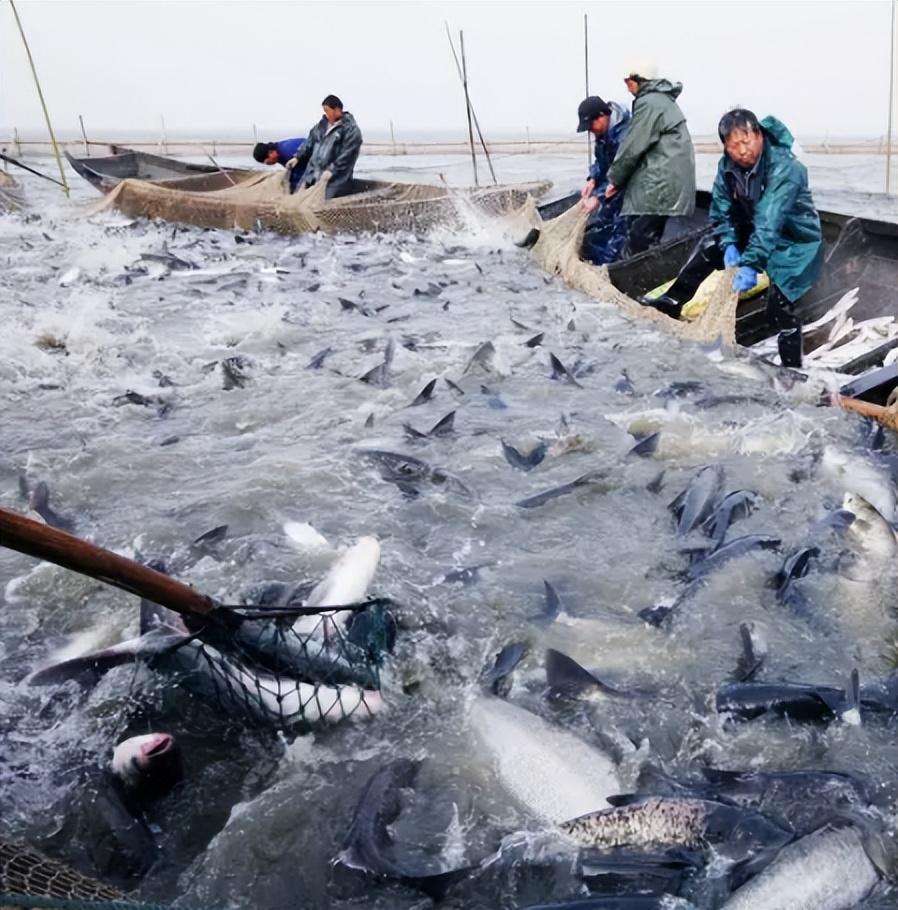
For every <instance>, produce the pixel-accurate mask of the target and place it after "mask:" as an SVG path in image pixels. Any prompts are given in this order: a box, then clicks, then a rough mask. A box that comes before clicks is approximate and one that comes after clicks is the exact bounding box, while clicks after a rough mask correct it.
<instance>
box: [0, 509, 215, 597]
mask: <svg viewBox="0 0 898 910" xmlns="http://www.w3.org/2000/svg"><path fill="white" fill-rule="evenodd" d="M0 543H2V545H3V546H4V547H9V549H11V550H18V551H19V552H20V553H25V554H27V555H28V556H34V557H36V558H37V559H45V560H47V562H52V563H55V564H56V565H57V566H62V567H63V568H65V569H71V570H72V571H74V572H80V573H81V574H82V575H88V576H90V577H91V578H96V579H97V580H98V581H102V582H105V583H106V584H109V585H113V586H114V587H116V588H120V589H121V590H122V591H127V592H128V593H129V594H136V595H137V596H138V597H144V598H146V599H147V600H152V601H153V602H154V603H157V604H161V605H162V606H163V607H168V608H169V609H170V610H175V611H177V612H178V613H198V614H200V615H202V614H205V613H209V612H210V611H211V610H212V609H213V608H214V607H215V602H214V601H213V600H211V599H210V598H208V597H206V596H205V595H204V594H200V593H199V592H198V591H194V590H193V588H191V587H188V586H187V585H185V584H182V583H181V582H180V581H176V580H175V579H174V578H170V577H169V576H168V575H164V574H163V573H162V572H157V571H155V570H154V569H150V568H148V567H147V566H142V565H141V564H140V563H138V562H134V561H133V560H131V559H126V558H125V557H124V556H119V555H118V554H117V553H111V552H110V551H109V550H104V549H103V548H102V547H98V546H97V545H96V544H93V543H90V542H89V541H86V540H81V538H80V537H73V536H72V535H71V534H66V533H65V531H58V530H57V529H56V528H51V527H49V526H48V525H45V524H41V523H40V522H38V521H32V520H31V519H30V518H26V517H25V516H24V515H19V514H18V513H17V512H10V511H7V510H6V509H0Z"/></svg>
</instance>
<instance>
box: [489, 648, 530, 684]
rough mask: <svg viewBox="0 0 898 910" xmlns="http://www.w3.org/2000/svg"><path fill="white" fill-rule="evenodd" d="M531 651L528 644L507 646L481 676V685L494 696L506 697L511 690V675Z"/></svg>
mask: <svg viewBox="0 0 898 910" xmlns="http://www.w3.org/2000/svg"><path fill="white" fill-rule="evenodd" d="M529 651H530V648H529V646H528V645H527V643H526V642H523V641H515V642H512V643H511V644H509V645H506V646H505V647H504V648H503V649H502V650H501V651H500V652H499V653H498V654H497V655H496V657H495V659H494V660H493V664H492V666H490V667H487V668H484V671H483V672H482V673H481V674H480V681H481V683H482V684H483V685H484V686H486V687H487V689H489V691H491V692H492V693H493V694H494V695H500V696H503V697H504V696H505V695H507V694H508V691H509V690H510V689H511V674H512V673H513V672H514V670H515V668H516V667H517V665H518V664H519V663H520V662H521V661H522V660H523V659H524V658H525V657H526V656H527V654H528V652H529Z"/></svg>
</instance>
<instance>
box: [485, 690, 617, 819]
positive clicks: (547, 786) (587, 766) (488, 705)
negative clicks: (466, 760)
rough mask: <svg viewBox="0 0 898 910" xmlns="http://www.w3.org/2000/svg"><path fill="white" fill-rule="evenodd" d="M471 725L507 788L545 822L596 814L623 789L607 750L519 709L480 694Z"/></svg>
mask: <svg viewBox="0 0 898 910" xmlns="http://www.w3.org/2000/svg"><path fill="white" fill-rule="evenodd" d="M468 724H469V728H470V730H471V732H472V734H473V739H474V741H475V742H476V743H477V745H478V748H479V750H482V753H483V755H484V758H485V759H486V761H487V762H488V763H489V764H490V765H492V766H493V768H494V769H495V772H496V775H497V777H498V779H499V782H500V783H501V784H502V786H503V787H504V788H505V789H506V790H507V791H508V793H509V795H510V796H512V797H514V798H515V799H516V801H517V802H518V803H520V804H521V805H522V806H523V807H525V808H526V809H528V810H529V812H530V813H531V814H532V815H533V816H534V817H535V818H537V819H540V820H541V821H543V822H548V823H551V824H556V823H559V822H562V821H564V820H565V819H568V818H571V817H572V816H575V815H580V814H582V813H584V812H588V811H592V810H594V809H595V808H596V807H597V806H601V805H604V804H606V801H607V798H608V797H609V796H611V795H613V794H614V793H617V792H619V791H620V780H619V778H618V773H617V768H616V766H615V765H614V763H613V762H612V760H611V758H610V757H609V756H608V755H607V754H606V753H605V752H603V751H601V750H600V749H598V748H596V747H594V746H591V745H589V744H588V743H586V742H585V741H584V740H582V739H580V738H579V737H578V736H576V735H575V734H573V733H571V732H570V731H568V730H565V729H562V728H561V727H557V726H554V725H553V724H550V723H548V722H547V721H545V720H543V719H542V718H541V717H539V716H537V715H536V714H533V713H532V712H530V711H525V710H524V709H523V708H519V707H518V706H517V705H513V704H511V703H510V702H507V701H504V700H502V699H499V698H494V697H491V696H478V697H477V698H475V699H474V702H473V703H472V705H471V709H470V713H469V715H468Z"/></svg>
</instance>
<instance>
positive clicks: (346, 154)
mask: <svg viewBox="0 0 898 910" xmlns="http://www.w3.org/2000/svg"><path fill="white" fill-rule="evenodd" d="M321 106H322V108H323V109H324V116H323V117H322V118H321V120H320V121H319V122H318V123H316V124H315V126H313V127H312V130H311V132H310V133H309V137H308V139H306V141H305V143H304V145H303V146H302V148H301V149H300V150H299V151H298V152H297V153H296V154H295V155H294V156H293V158H291V159H290V160H289V161H288V162H287V170H288V171H289V172H290V192H293V191H294V190H295V189H296V188H297V187H300V188H304V187H307V186H312V185H313V184H315V183H317V182H318V180H319V179H320V178H321V175H322V174H323V173H324V172H325V171H328V172H329V173H330V181H329V182H328V184H327V191H326V195H327V198H328V199H333V198H334V197H335V196H346V195H347V194H349V193H351V192H352V171H353V168H354V167H355V162H356V159H357V158H358V157H359V151H360V150H361V148H362V131H361V130H360V129H359V128H358V125H357V124H356V122H355V118H354V117H353V116H352V114H350V113H349V111H346V110H344V109H343V102H342V101H341V100H340V99H339V98H338V97H337V96H336V95H328V96H327V97H326V98H325V99H324V101H322V102H321ZM297 174H298V175H301V176H299V177H297V176H295V175H297Z"/></svg>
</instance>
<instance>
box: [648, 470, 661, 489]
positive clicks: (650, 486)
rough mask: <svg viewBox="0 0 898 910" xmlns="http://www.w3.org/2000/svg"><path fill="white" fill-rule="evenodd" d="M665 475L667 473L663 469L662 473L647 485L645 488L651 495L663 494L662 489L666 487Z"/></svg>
mask: <svg viewBox="0 0 898 910" xmlns="http://www.w3.org/2000/svg"><path fill="white" fill-rule="evenodd" d="M664 474H665V471H664V469H662V470H661V473H660V474H659V475H658V476H657V477H655V478H653V479H652V480H650V481H649V482H648V483H647V484H646V485H645V488H646V490H647V491H648V492H649V493H660V492H661V489H662V487H663V486H664Z"/></svg>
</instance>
